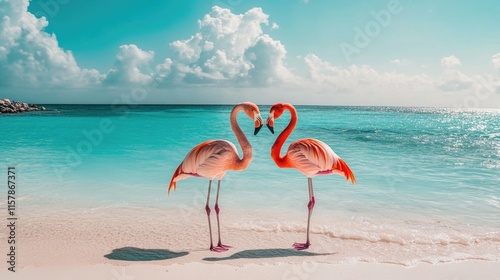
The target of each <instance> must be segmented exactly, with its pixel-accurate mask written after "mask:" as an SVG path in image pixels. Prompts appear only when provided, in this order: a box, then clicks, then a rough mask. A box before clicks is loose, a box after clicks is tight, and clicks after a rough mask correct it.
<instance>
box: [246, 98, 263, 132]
mask: <svg viewBox="0 0 500 280" xmlns="http://www.w3.org/2000/svg"><path fill="white" fill-rule="evenodd" d="M241 104H243V105H244V111H245V114H246V115H247V116H248V117H249V118H251V119H253V121H254V123H255V130H254V133H253V135H257V133H259V130H260V129H261V128H262V126H263V125H264V120H262V117H261V115H260V110H259V107H258V106H257V105H255V104H254V103H252V102H243V103H241Z"/></svg>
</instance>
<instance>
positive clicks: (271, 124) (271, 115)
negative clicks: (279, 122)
mask: <svg viewBox="0 0 500 280" xmlns="http://www.w3.org/2000/svg"><path fill="white" fill-rule="evenodd" d="M266 125H267V128H269V130H270V131H271V133H272V134H274V111H271V113H269V116H268V117H267V121H266Z"/></svg>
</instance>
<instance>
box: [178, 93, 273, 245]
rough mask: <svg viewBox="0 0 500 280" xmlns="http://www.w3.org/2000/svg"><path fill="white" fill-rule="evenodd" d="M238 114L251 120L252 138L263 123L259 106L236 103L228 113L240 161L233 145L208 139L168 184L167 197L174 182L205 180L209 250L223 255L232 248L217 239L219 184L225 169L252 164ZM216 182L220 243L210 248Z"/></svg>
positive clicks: (188, 158)
mask: <svg viewBox="0 0 500 280" xmlns="http://www.w3.org/2000/svg"><path fill="white" fill-rule="evenodd" d="M239 111H244V112H245V114H246V115H247V116H248V117H249V118H251V119H253V120H254V122H255V131H254V135H257V133H258V132H259V130H260V129H261V127H262V126H263V123H264V122H263V120H262V117H261V116H260V111H259V107H257V105H255V104H254V103H251V102H243V103H239V104H237V105H236V106H235V107H234V108H233V110H232V111H231V117H230V120H231V128H232V129H233V132H234V134H235V135H236V138H237V139H238V143H239V144H240V146H241V148H242V150H243V158H240V157H239V156H238V151H237V150H236V146H235V145H234V144H233V143H231V142H229V141H227V140H208V141H205V142H203V143H201V144H199V145H197V146H196V147H194V148H193V149H192V150H191V151H190V152H189V153H188V154H187V156H186V158H184V160H183V161H182V162H181V164H180V165H179V167H177V170H175V172H174V175H173V176H172V180H171V181H170V185H169V187H168V194H169V195H170V190H171V189H172V187H173V188H174V190H175V189H176V188H177V181H180V180H183V179H186V178H189V177H203V178H207V179H208V180H209V181H208V194H207V204H206V206H205V211H206V212H207V217H208V229H209V232H210V250H211V251H215V252H222V251H226V250H228V248H231V246H228V245H224V244H222V242H221V237H220V224H219V212H220V209H219V189H220V181H221V180H222V177H224V175H225V174H226V172H227V171H228V170H244V169H246V168H247V167H248V165H249V164H250V162H251V161H252V146H251V145H250V142H248V139H247V137H246V136H245V134H244V133H243V131H241V129H240V127H239V125H238V122H237V120H236V115H237V114H238V112H239ZM213 179H217V180H218V182H217V196H216V198H215V213H216V215H217V230H218V234H219V242H218V244H217V247H214V246H213V242H212V226H211V224H210V207H209V201H210V188H211V186H212V180H213Z"/></svg>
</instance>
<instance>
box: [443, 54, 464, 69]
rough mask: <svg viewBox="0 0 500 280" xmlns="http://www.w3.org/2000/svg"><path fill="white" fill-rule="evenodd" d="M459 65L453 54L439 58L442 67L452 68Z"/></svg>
mask: <svg viewBox="0 0 500 280" xmlns="http://www.w3.org/2000/svg"><path fill="white" fill-rule="evenodd" d="M459 65H460V60H459V59H458V58H457V57H456V56H454V55H450V56H446V57H443V58H441V66H443V67H444V68H454V67H456V66H459Z"/></svg>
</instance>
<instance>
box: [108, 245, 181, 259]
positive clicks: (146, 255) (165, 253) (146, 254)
mask: <svg viewBox="0 0 500 280" xmlns="http://www.w3.org/2000/svg"><path fill="white" fill-rule="evenodd" d="M187 254H189V253H188V252H172V251H169V250H165V249H141V248H134V247H124V248H119V249H114V250H113V251H112V252H111V253H110V254H107V255H105V256H104V257H105V258H108V259H110V260H119V261H157V260H168V259H174V258H179V257H183V256H185V255H187Z"/></svg>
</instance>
